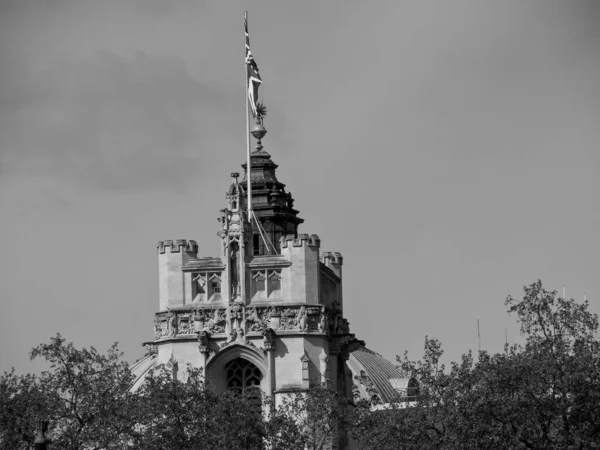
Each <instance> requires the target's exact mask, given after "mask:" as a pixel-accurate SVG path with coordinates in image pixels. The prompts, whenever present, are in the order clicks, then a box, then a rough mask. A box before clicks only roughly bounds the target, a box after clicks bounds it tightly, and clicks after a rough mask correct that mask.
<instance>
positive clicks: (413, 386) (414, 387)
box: [406, 378, 419, 402]
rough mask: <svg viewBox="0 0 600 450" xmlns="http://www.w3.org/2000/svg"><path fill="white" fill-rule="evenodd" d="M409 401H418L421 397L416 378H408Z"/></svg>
mask: <svg viewBox="0 0 600 450" xmlns="http://www.w3.org/2000/svg"><path fill="white" fill-rule="evenodd" d="M406 396H407V397H408V401H412V402H414V401H416V400H418V399H419V382H418V381H417V380H416V379H415V378H411V379H410V380H408V389H407V390H406Z"/></svg>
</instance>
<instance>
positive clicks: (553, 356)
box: [357, 281, 600, 449]
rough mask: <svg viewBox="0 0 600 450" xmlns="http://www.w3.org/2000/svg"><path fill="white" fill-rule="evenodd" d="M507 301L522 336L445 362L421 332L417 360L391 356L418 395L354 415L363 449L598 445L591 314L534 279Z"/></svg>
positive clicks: (598, 364)
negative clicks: (407, 403)
mask: <svg viewBox="0 0 600 450" xmlns="http://www.w3.org/2000/svg"><path fill="white" fill-rule="evenodd" d="M506 306H507V307H508V312H509V313H514V314H516V315H517V319H518V321H519V322H520V324H521V332H522V334H523V335H524V337H525V344H524V345H522V346H520V345H513V346H506V347H505V350H504V352H503V353H499V354H495V355H490V354H488V353H487V352H485V351H482V352H479V355H478V359H477V361H474V358H473V356H472V354H471V353H470V352H469V353H467V354H465V355H463V357H462V359H461V362H460V363H454V362H453V363H452V364H451V366H450V368H449V370H446V368H445V367H444V366H443V365H442V364H440V358H441V356H442V354H443V352H442V348H441V344H440V342H439V341H437V340H435V339H429V338H427V337H426V339H425V355H424V357H423V359H422V360H421V361H411V360H409V359H408V357H407V355H406V354H405V356H404V358H398V361H399V363H400V364H401V368H402V370H403V372H404V373H405V375H406V376H409V377H415V378H416V379H418V380H419V382H420V399H419V402H418V403H417V405H416V406H412V407H408V408H402V407H400V406H401V405H396V406H395V407H393V408H391V409H389V410H388V411H385V412H381V411H379V412H370V413H367V414H363V415H362V416H361V417H360V418H359V420H358V424H357V430H358V432H359V435H358V436H357V440H358V441H359V442H360V443H361V445H363V448H381V449H384V448H439V449H446V448H447V449H450V448H478V449H485V448H489V449H515V448H529V449H547V448H599V447H600V413H599V412H598V411H599V408H598V405H599V404H600V343H599V342H598V340H597V338H596V336H597V335H596V333H597V330H598V317H597V315H596V314H593V313H591V312H590V311H589V304H588V302H587V301H586V302H583V303H577V302H575V301H574V300H572V299H571V300H566V299H563V298H560V297H557V295H556V291H552V292H550V291H547V290H545V289H544V288H543V287H542V283H541V281H537V282H535V283H533V284H532V285H530V286H526V287H525V288H524V296H523V298H522V299H520V300H517V299H514V298H513V297H510V296H509V297H508V298H507V300H506ZM374 416H377V417H378V418H379V419H384V420H380V421H379V423H375V421H374V419H373V417H374ZM379 424H381V425H379ZM386 430H387V433H384V431H386ZM377 439H379V441H377ZM373 442H377V445H375V446H370V444H371V443H373Z"/></svg>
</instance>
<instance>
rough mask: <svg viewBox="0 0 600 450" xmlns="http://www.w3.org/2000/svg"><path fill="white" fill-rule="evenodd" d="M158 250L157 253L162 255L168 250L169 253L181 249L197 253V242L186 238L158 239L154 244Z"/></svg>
mask: <svg viewBox="0 0 600 450" xmlns="http://www.w3.org/2000/svg"><path fill="white" fill-rule="evenodd" d="M156 248H157V250H158V254H160V255H163V254H165V252H166V251H167V250H168V251H169V253H180V252H181V249H183V251H184V252H187V253H193V254H197V253H198V244H197V243H196V241H192V240H186V239H176V240H174V241H173V240H171V239H169V240H166V241H158V245H157V246H156Z"/></svg>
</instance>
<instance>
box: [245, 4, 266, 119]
mask: <svg viewBox="0 0 600 450" xmlns="http://www.w3.org/2000/svg"><path fill="white" fill-rule="evenodd" d="M244 28H245V29H246V70H247V72H248V99H249V100H250V108H251V109H252V114H253V115H254V116H256V103H257V102H258V87H259V86H260V84H261V83H262V79H261V78H260V74H259V73H258V66H257V65H256V61H254V56H252V52H251V51H250V37H249V36H248V13H247V12H245V13H244Z"/></svg>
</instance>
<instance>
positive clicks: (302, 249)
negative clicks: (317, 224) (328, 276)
mask: <svg viewBox="0 0 600 450" xmlns="http://www.w3.org/2000/svg"><path fill="white" fill-rule="evenodd" d="M280 244H281V256H284V257H286V258H287V259H288V260H289V261H290V262H291V263H292V265H291V266H290V267H288V268H286V269H285V270H286V272H287V273H285V275H284V278H285V279H286V280H289V287H288V289H289V291H288V292H289V297H288V298H289V301H291V302H302V303H304V302H305V303H309V304H317V303H319V247H320V246H321V240H320V239H319V236H317V235H316V234H311V235H310V236H309V235H308V234H299V235H298V237H297V238H295V237H294V236H293V235H287V236H285V237H283V238H281V240H280Z"/></svg>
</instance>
